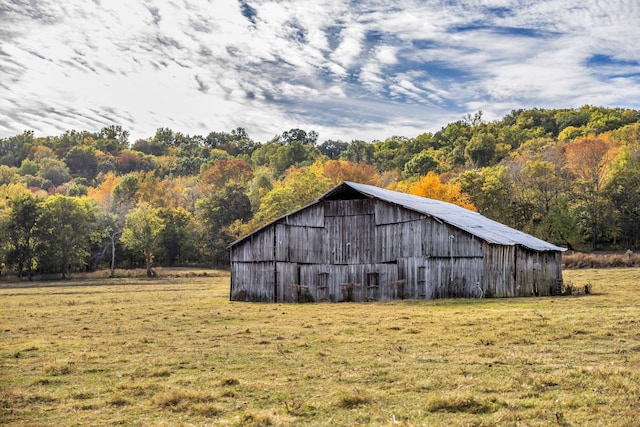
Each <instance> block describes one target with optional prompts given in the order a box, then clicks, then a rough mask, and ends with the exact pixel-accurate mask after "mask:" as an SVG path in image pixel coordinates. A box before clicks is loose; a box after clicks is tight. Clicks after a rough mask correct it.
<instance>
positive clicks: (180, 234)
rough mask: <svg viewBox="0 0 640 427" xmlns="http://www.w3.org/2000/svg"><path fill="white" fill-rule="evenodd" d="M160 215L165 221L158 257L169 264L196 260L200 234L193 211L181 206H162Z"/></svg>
mask: <svg viewBox="0 0 640 427" xmlns="http://www.w3.org/2000/svg"><path fill="white" fill-rule="evenodd" d="M158 216H159V217H160V219H161V220H162V222H163V223H164V228H163V229H162V231H161V233H160V252H159V256H158V258H161V259H163V260H164V262H165V263H167V264H169V265H175V264H176V263H184V262H188V261H194V260H196V259H197V252H198V251H197V244H198V238H199V237H200V236H199V234H198V232H197V227H196V224H195V220H194V218H193V215H192V214H191V212H189V211H187V210H186V209H184V208H180V207H178V208H161V209H160V210H159V211H158Z"/></svg>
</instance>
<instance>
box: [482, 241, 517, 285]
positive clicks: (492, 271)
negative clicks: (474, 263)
mask: <svg viewBox="0 0 640 427" xmlns="http://www.w3.org/2000/svg"><path fill="white" fill-rule="evenodd" d="M515 250H516V248H515V246H503V245H493V244H489V243H485V244H484V260H483V273H484V274H483V277H482V282H481V285H482V289H483V291H484V293H485V295H487V296H495V297H512V296H516V295H518V293H517V291H516V265H515V259H516V258H515V257H516V255H515Z"/></svg>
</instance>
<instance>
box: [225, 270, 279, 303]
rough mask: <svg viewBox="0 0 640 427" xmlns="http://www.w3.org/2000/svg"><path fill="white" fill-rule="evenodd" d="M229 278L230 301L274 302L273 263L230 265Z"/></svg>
mask: <svg viewBox="0 0 640 427" xmlns="http://www.w3.org/2000/svg"><path fill="white" fill-rule="evenodd" d="M231 278H232V280H231V300H234V301H258V302H268V301H275V263H274V262H235V263H232V264H231Z"/></svg>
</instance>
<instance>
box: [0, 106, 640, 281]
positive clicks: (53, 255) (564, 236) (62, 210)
mask: <svg viewBox="0 0 640 427" xmlns="http://www.w3.org/2000/svg"><path fill="white" fill-rule="evenodd" d="M319 139H320V135H318V133H317V132H315V131H313V130H308V131H307V130H303V129H291V130H288V131H284V132H282V134H280V135H276V136H274V137H273V138H272V139H271V140H269V141H266V142H259V141H255V140H253V139H252V138H251V137H250V135H249V134H248V132H247V131H246V130H245V129H243V128H237V129H234V130H231V131H229V132H227V131H212V132H210V133H209V134H208V135H188V134H183V133H181V132H179V131H174V130H172V129H169V128H159V129H157V131H156V133H155V135H153V136H150V137H148V138H146V139H138V140H136V141H130V140H129V132H128V131H127V130H125V129H123V128H122V127H121V126H118V125H112V126H107V127H104V128H102V129H101V130H100V131H98V132H90V131H76V130H69V131H66V132H64V133H63V134H61V135H56V136H45V137H40V136H35V135H34V132H33V131H29V130H28V131H25V132H24V133H22V134H20V135H15V136H10V137H6V138H2V139H0V235H1V236H3V237H2V239H1V240H0V267H1V268H2V273H3V274H7V273H9V272H10V273H11V274H17V275H20V277H28V278H31V277H32V276H33V275H34V274H36V273H37V274H59V275H62V277H69V276H70V275H71V274H72V273H73V272H77V271H87V270H95V269H98V268H108V269H110V272H111V275H113V274H114V272H115V270H116V269H118V268H129V267H144V268H146V271H147V274H148V275H149V276H152V275H153V274H154V270H153V267H154V266H188V265H211V266H225V265H227V264H228V245H229V244H230V243H231V242H233V241H234V240H236V239H237V238H239V237H241V236H243V235H245V234H247V233H249V232H251V231H252V230H255V229H256V228H258V227H260V226H262V225H264V224H266V223H268V222H270V221H272V220H274V219H276V218H278V217H279V216H281V215H283V214H285V213H287V212H289V211H291V210H294V209H297V208H299V207H302V206H304V205H306V204H308V203H310V202H312V201H313V200H315V199H316V198H317V197H318V196H320V195H321V194H323V193H324V192H325V191H327V190H328V189H330V188H331V187H332V186H334V185H336V184H338V183H340V182H342V181H345V180H346V181H354V182H360V183H365V184H371V185H377V186H380V187H385V188H389V189H393V190H396V191H403V192H407V193H412V194H417V195H421V196H425V197H430V198H434V199H439V200H444V201H448V202H451V203H455V204H458V205H460V206H463V207H466V208H468V209H472V210H476V211H478V212H480V213H481V214H483V215H485V216H487V217H489V218H491V219H494V220H496V221H499V222H502V223H505V224H507V225H509V226H511V227H514V228H516V229H519V230H522V231H524V232H527V233H530V234H533V235H535V236H536V237H539V238H541V239H544V240H547V241H549V242H552V243H555V244H557V245H560V246H563V247H566V248H568V249H569V250H575V251H601V250H607V251H609V250H619V251H628V250H631V251H633V250H635V249H637V248H638V244H639V243H640V111H638V110H633V109H625V108H605V107H596V106H590V105H585V106H582V107H580V108H566V109H538V108H535V109H519V110H513V111H511V113H509V114H507V115H506V116H505V117H503V118H501V119H499V120H494V121H486V120H484V119H483V117H482V112H478V113H476V114H474V115H468V116H466V117H464V118H461V119H460V120H458V121H456V122H453V123H448V124H446V125H445V126H443V127H442V128H441V129H440V130H439V131H437V132H435V133H431V132H425V133H423V134H421V135H418V136H415V137H404V136H391V137H388V138H387V139H384V140H374V141H371V142H366V141H362V140H352V141H349V142H347V141H341V140H324V141H323V142H320V141H319Z"/></svg>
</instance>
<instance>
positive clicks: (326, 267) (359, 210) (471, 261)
mask: <svg viewBox="0 0 640 427" xmlns="http://www.w3.org/2000/svg"><path fill="white" fill-rule="evenodd" d="M563 250H564V249H563V248H560V247H558V246H555V245H552V244H550V243H547V242H545V241H542V240H540V239H537V238H535V237H533V236H530V235H528V234H525V233H522V232H520V231H517V230H514V229H512V228H510V227H507V226H506V225H504V224H500V223H498V222H495V221H492V220H490V219H488V218H486V217H484V216H482V215H480V214H478V213H476V212H472V211H469V210H466V209H463V208H461V207H458V206H456V205H453V204H450V203H445V202H441V201H437V200H431V199H427V198H424V197H418V196H413V195H410V194H404V193H399V192H395V191H390V190H385V189H382V188H378V187H374V186H370V185H364V184H356V183H352V182H343V183H342V184H340V185H338V186H336V187H334V188H333V189H331V190H330V191H328V192H327V193H326V194H324V195H323V196H321V197H320V198H319V199H318V200H316V201H315V202H314V203H312V204H310V205H308V206H306V207H304V208H302V209H299V210H297V211H295V212H291V213H290V214H287V215H285V216H283V217H281V218H279V219H277V220H275V221H274V222H272V223H270V224H268V225H266V226H264V227H262V228H260V229H258V230H256V231H255V232H253V233H252V234H249V235H247V236H245V237H244V238H242V239H240V240H238V241H236V242H234V243H233V244H232V246H231V295H230V296H231V299H232V300H240V301H273V302H307V301H378V300H393V299H403V298H412V299H423V298H424V299H431V298H478V297H482V296H484V297H490V296H493V297H515V296H531V295H550V294H555V293H556V292H557V290H558V289H559V286H560V284H561V280H562V264H561V261H562V260H561V258H562V251H563Z"/></svg>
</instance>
